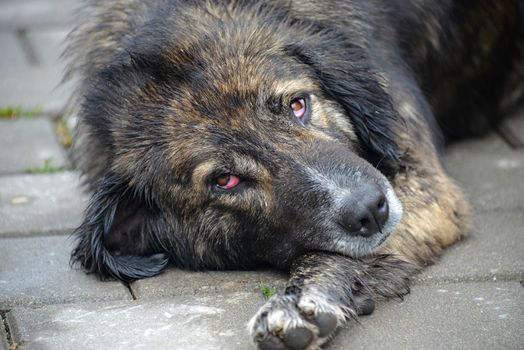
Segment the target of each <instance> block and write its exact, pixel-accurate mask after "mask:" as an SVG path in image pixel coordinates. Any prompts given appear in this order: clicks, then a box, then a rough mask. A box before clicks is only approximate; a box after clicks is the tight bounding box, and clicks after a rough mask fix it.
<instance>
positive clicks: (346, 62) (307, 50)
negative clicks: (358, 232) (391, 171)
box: [285, 25, 401, 167]
mask: <svg viewBox="0 0 524 350" xmlns="http://www.w3.org/2000/svg"><path fill="white" fill-rule="evenodd" d="M308 30H311V31H313V34H312V37H313V38H314V39H312V40H308V39H307V37H306V38H305V39H303V40H301V41H297V42H294V43H291V44H289V45H287V46H286V47H285V51H286V52H287V53H288V54H290V55H291V56H293V57H295V59H297V60H298V61H300V62H301V63H304V64H306V65H308V66H309V67H310V68H312V69H313V71H314V73H315V77H316V79H317V81H318V82H319V84H320V85H321V87H322V88H323V90H324V92H325V93H326V94H327V95H328V96H329V97H330V98H332V99H333V100H335V101H337V102H338V103H339V104H340V105H341V106H342V107H343V108H344V110H345V112H346V114H347V115H348V116H349V118H351V122H352V123H353V125H354V126H355V128H356V131H357V135H358V137H359V139H360V142H361V144H362V145H363V146H364V147H365V151H366V153H367V154H366V158H367V159H368V161H370V162H371V163H373V165H375V166H376V165H377V163H376V162H379V161H380V163H381V164H385V163H388V165H389V166H390V167H391V166H395V164H396V162H397V161H398V160H399V159H400V156H401V150H400V148H399V147H398V145H397V144H396V142H395V140H396V139H397V138H396V135H395V129H396V127H398V116H397V114H396V112H395V110H394V108H393V104H392V102H391V98H390V96H389V95H388V94H387V92H386V91H385V90H384V89H383V87H382V86H380V83H379V81H378V79H377V77H378V76H377V73H376V72H374V71H373V68H372V67H371V65H370V61H369V57H368V55H367V52H366V49H364V48H363V47H360V46H358V45H357V44H355V43H352V42H350V41H351V38H348V36H349V35H348V34H347V33H345V32H343V31H339V30H337V29H335V28H329V30H326V28H317V30H315V26H314V25H312V26H309V27H307V29H305V30H304V32H307V31H308ZM375 161H376V162H375Z"/></svg>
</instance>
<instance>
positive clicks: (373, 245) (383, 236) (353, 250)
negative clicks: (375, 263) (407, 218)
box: [324, 184, 402, 258]
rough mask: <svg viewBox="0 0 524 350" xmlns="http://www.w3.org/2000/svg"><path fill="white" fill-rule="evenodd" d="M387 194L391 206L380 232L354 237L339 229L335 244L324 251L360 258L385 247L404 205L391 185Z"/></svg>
mask: <svg viewBox="0 0 524 350" xmlns="http://www.w3.org/2000/svg"><path fill="white" fill-rule="evenodd" d="M385 192H386V198H387V201H388V205H389V215H388V220H387V221H386V223H385V224H384V226H383V227H382V229H381V230H380V231H379V232H377V233H375V234H374V235H372V236H369V237H363V236H352V235H349V234H348V233H347V232H346V231H343V230H341V229H337V230H336V231H335V234H334V235H333V237H332V239H331V242H333V243H332V244H331V245H328V246H326V247H325V249H324V250H326V251H330V252H333V253H339V254H343V255H347V256H351V257H355V258H358V257H363V256H366V255H368V254H372V253H373V252H375V251H376V250H377V249H378V248H380V247H381V246H382V245H384V244H385V242H387V240H388V238H389V237H390V236H391V235H392V234H393V233H394V232H395V228H396V227H397V225H398V224H399V223H400V219H401V218H402V204H401V203H400V200H399V199H398V197H397V196H396V194H395V192H394V190H393V188H392V187H391V186H390V185H389V184H387V185H386V191H385Z"/></svg>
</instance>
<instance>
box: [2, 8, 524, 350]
mask: <svg viewBox="0 0 524 350" xmlns="http://www.w3.org/2000/svg"><path fill="white" fill-rule="evenodd" d="M76 4H77V2H76V1H73V0H46V1H44V0H24V1H19V0H2V1H0V46H1V47H2V50H1V53H0V77H1V79H0V110H1V111H2V114H3V116H2V117H0V316H1V320H0V350H7V349H9V350H15V349H142V348H147V349H233V350H236V349H253V348H254V347H253V345H252V343H251V340H250V339H249V336H248V333H247V330H246V322H247V321H248V320H249V319H250V318H251V316H252V315H253V314H254V313H255V311H256V310H257V309H258V308H259V307H260V306H261V305H262V304H263V303H264V301H265V299H264V296H263V295H262V293H261V292H260V290H259V287H260V284H261V283H264V284H267V285H269V286H276V287H277V288H279V289H280V290H282V287H283V285H284V283H285V278H286V276H285V275H283V274H280V273H277V272H274V271H246V272H189V271H181V270H177V269H171V270H169V271H168V272H167V273H164V274H162V275H161V276H158V277H154V278H150V279H146V280H141V281H137V282H134V283H132V284H130V285H129V286H126V285H123V284H121V283H118V282H100V281H98V280H97V279H96V278H95V277H94V276H90V275H86V274H84V273H83V272H81V271H79V270H77V269H76V268H71V267H70V266H69V254H70V251H71V247H72V243H73V242H72V239H71V238H70V237H69V234H70V232H71V230H72V229H73V228H74V227H75V226H76V225H77V224H78V223H79V222H80V220H81V215H82V211H83V209H84V207H85V205H86V200H87V198H88V197H87V194H85V193H84V192H83V191H82V188H81V187H80V185H79V177H78V174H77V173H76V172H75V171H74V170H73V169H72V168H71V165H70V163H69V161H68V157H67V150H66V148H65V147H64V146H63V144H62V143H61V142H59V140H61V139H62V137H61V135H62V134H63V130H62V131H60V129H59V128H60V125H61V124H60V119H59V118H60V116H61V115H62V113H63V106H64V104H65V101H66V99H67V93H68V86H65V87H58V88H57V84H58V82H59V81H60V72H61V71H62V69H63V63H62V62H60V61H59V60H58V57H59V55H60V52H61V49H62V47H61V45H60V43H61V41H62V40H63V38H64V37H65V35H66V34H67V32H68V30H69V29H70V23H71V21H70V18H71V17H70V15H69V14H70V13H72V11H73V12H74V8H75V6H76ZM8 108H11V109H12V110H16V111H17V113H15V114H16V115H17V116H16V117H11V116H10V115H9V114H12V113H8V112H6V111H7V109H8ZM17 108H18V109H17ZM57 130H58V131H60V132H57ZM522 141H524V112H520V113H515V115H514V116H513V117H512V118H511V119H509V120H508V121H506V122H505V124H504V125H503V127H502V128H501V130H499V131H497V132H493V133H492V134H490V135H487V136H486V137H484V138H481V139H475V140H467V141H464V142H460V143H457V144H454V145H452V146H450V147H449V148H448V150H447V152H446V157H445V158H446V163H447V167H448V170H449V172H450V173H451V174H452V176H454V177H455V178H456V179H457V181H458V182H459V183H460V184H461V186H462V187H463V188H464V189H465V191H466V193H467V194H468V196H469V197H470V198H471V201H472V203H473V205H474V207H475V210H476V215H475V220H474V229H473V231H472V233H471V237H470V238H469V239H467V240H465V241H463V242H460V243H459V244H456V245H455V246H453V247H451V248H450V249H449V250H448V251H447V252H446V254H445V255H444V256H443V258H442V259H441V261H440V262H439V263H437V264H436V265H434V266H430V267H429V268H427V269H426V270H425V271H424V272H423V273H422V274H421V275H419V276H417V278H416V280H415V281H414V284H413V288H412V291H411V294H410V295H408V296H407V297H406V298H405V299H404V300H402V301H401V300H392V301H390V302H385V303H382V304H380V305H378V307H377V310H376V311H375V312H374V313H373V314H372V315H371V316H367V317H362V318H361V319H360V322H359V323H356V322H354V323H351V324H349V325H348V326H347V327H346V328H344V329H342V330H341V331H340V334H339V335H338V337H337V338H336V339H335V340H334V341H333V342H332V343H331V344H330V345H329V346H328V347H327V349H330V350H343V349H425V350H428V349H523V348H524V287H523V283H524V229H523V227H524V148H523V147H522V145H523V144H524V142H522Z"/></svg>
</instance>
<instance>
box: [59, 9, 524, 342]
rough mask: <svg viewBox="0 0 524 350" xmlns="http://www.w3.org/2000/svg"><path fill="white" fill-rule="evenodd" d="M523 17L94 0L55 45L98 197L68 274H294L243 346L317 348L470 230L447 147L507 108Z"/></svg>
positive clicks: (515, 82) (83, 167)
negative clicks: (62, 46)
mask: <svg viewBox="0 0 524 350" xmlns="http://www.w3.org/2000/svg"><path fill="white" fill-rule="evenodd" d="M521 10H522V9H520V8H519V4H518V2H517V1H514V0H499V1H496V2H495V1H491V0H479V1H476V2H463V3H462V2H453V1H448V0H444V1H439V2H431V1H426V2H422V1H416V0H411V1H400V0H395V1H378V0H372V1H360V0H345V1H342V0H326V1H312V0H275V1H269V0H268V1H250V0H236V1H233V0H231V1H225V0H217V1H211V0H202V1H200V0H199V1H191V0H186V1H183V0H147V1H143V0H116V1H106V2H103V1H95V0H92V1H89V2H88V4H87V5H86V9H85V12H84V14H83V16H81V18H80V20H79V22H78V25H77V27H76V29H75V30H74V31H73V32H72V33H71V34H70V38H69V40H70V44H69V47H68V49H67V51H66V54H67V55H69V57H70V58H71V63H70V66H69V70H68V73H67V74H68V76H76V77H77V78H78V80H79V84H78V88H77V90H76V92H75V100H74V101H75V104H76V105H77V106H78V110H79V112H78V115H79V122H78V126H77V130H76V142H75V146H74V147H75V155H76V158H75V159H76V164H77V167H78V168H79V169H80V171H81V172H82V173H83V175H84V178H85V180H86V183H87V186H88V187H89V189H90V190H91V191H92V192H93V195H92V197H91V199H90V202H89V205H88V208H87V209H86V213H85V218H84V220H83V223H82V224H81V225H80V226H79V227H78V228H77V229H76V231H75V236H76V237H77V239H78V242H77V246H76V248H75V249H74V251H73V252H72V261H73V262H74V263H79V264H80V265H81V266H82V267H83V268H84V269H85V270H86V271H87V272H89V273H96V274H97V275H98V276H100V278H102V279H107V278H113V279H118V280H122V281H126V282H127V281H132V280H136V279H140V278H146V277H150V276H153V275H156V274H159V273H161V272H162V271H163V270H165V269H166V268H168V267H169V266H176V267H178V268H184V269H194V270H204V269H213V270H216V269H223V270H226V269H254V268H258V267H262V266H271V267H273V268H276V269H281V270H285V271H289V272H290V279H289V282H288V284H287V287H286V289H285V291H284V292H283V293H280V294H277V295H274V296H273V297H271V298H270V299H269V300H268V301H267V303H266V304H265V305H264V306H263V307H262V308H261V309H260V310H259V312H258V313H257V314H256V315H255V316H254V317H253V319H252V320H251V322H250V324H249V329H250V331H251V335H252V337H253V339H254V341H255V343H256V346H257V347H258V348H260V349H317V348H319V347H320V346H321V345H322V344H324V343H326V342H327V341H328V340H329V339H331V338H332V337H333V335H334V334H335V332H336V330H337V329H339V328H340V327H342V326H343V325H344V324H345V323H346V322H348V320H350V319H353V318H356V317H357V316H358V315H359V314H367V313H370V312H372V311H373V307H374V302H375V301H376V300H380V299H383V298H392V297H399V296H400V297H401V296H403V295H404V294H406V293H408V291H409V280H410V278H411V277H412V276H413V275H414V274H416V273H417V272H418V271H420V269H421V268H422V267H423V266H426V265H428V264H431V263H433V262H434V261H435V260H436V259H437V257H438V256H439V255H440V254H441V252H442V251H443V249H444V248H446V247H447V246H449V245H451V244H453V243H454V242H456V241H457V240H460V239H462V238H464V237H465V236H466V235H467V232H468V228H469V220H470V219H469V218H470V206H469V204H468V202H467V200H465V198H464V196H463V194H462V192H461V191H460V190H459V188H458V187H457V186H456V185H455V183H454V182H453V181H452V180H451V179H450V177H449V176H448V175H447V173H446V171H445V169H444V167H443V165H442V160H441V151H442V145H443V141H444V140H452V139H455V138H458V137H463V136H466V135H472V134H479V133H482V132H483V131H485V130H486V129H488V128H489V127H491V126H492V125H493V124H494V123H496V121H497V118H499V117H498V116H499V115H501V111H503V110H504V108H506V109H507V108H509V107H508V106H511V105H512V104H514V103H515V102H516V101H519V100H521V98H522V93H520V94H515V93H513V94H511V93H510V91H519V89H518V87H519V86H521V85H519V84H520V83H521V82H522V81H524V80H523V74H522V72H523V71H524V69H521V68H519V67H522V60H521V59H520V58H521V57H522V49H521V47H522V46H521V39H520V35H521V33H520V31H521V21H520V18H519V15H518V14H519V11H521ZM520 91H522V90H520ZM506 96H510V97H511V98H509V97H508V98H505V97H506Z"/></svg>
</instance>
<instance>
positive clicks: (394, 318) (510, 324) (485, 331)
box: [327, 282, 524, 350]
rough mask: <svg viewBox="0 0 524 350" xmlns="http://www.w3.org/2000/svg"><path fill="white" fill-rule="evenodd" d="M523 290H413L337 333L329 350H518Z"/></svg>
mask: <svg viewBox="0 0 524 350" xmlns="http://www.w3.org/2000/svg"><path fill="white" fill-rule="evenodd" d="M523 300H524V288H523V287H522V286H521V285H520V284H518V283H515V282H510V283H471V284H469V283H465V284H442V285H434V286H416V287H414V288H413V289H412V292H411V294H410V295H409V296H407V297H406V299H405V301H404V302H395V301H391V302H388V303H386V304H384V305H379V306H378V308H377V310H376V311H375V313H373V314H372V315H371V316H367V317H362V318H361V319H360V320H361V324H352V325H350V326H349V327H348V328H346V329H344V330H343V331H341V332H340V334H339V335H338V336H337V337H336V338H335V340H334V341H333V344H331V346H329V347H327V349H330V350H345V349H354V350H357V349H376V350H379V349H384V350H386V349H387V350H396V349H398V350H405V349H447V350H451V349H486V350H487V349H515V350H516V349H522V345H523V344H524V332H523V331H522V330H523V329H524V307H523V304H522V301H523Z"/></svg>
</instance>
